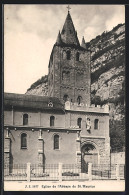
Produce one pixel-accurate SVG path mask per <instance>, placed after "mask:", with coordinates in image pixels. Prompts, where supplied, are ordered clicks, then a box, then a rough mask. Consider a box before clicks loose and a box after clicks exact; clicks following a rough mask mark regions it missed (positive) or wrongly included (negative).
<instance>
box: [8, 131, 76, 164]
mask: <svg viewBox="0 0 129 195" xmlns="http://www.w3.org/2000/svg"><path fill="white" fill-rule="evenodd" d="M5 131H6V130H5ZM22 133H26V134H27V148H26V149H25V148H24V149H21V134H22ZM55 134H58V135H59V149H54V135H55ZM39 135H40V132H39V131H38V130H35V131H32V130H28V129H27V128H26V129H24V130H22V129H18V130H14V129H13V130H10V133H9V137H10V141H11V145H10V156H9V153H8V154H7V153H6V151H5V156H4V157H5V163H9V158H10V157H11V158H10V163H14V164H26V163H28V162H30V163H32V164H38V163H39V156H41V155H40V153H42V152H43V158H42V159H43V163H46V164H56V163H59V162H62V163H68V164H72V163H73V164H74V163H76V161H77V154H76V151H77V146H76V139H77V132H67V131H63V132H62V131H56V130H55V131H51V130H49V131H47V130H44V131H42V140H41V137H40V136H39ZM39 138H40V140H39ZM39 141H40V142H39ZM41 142H43V144H42V143H41ZM42 147H43V148H42ZM40 163H41V162H40Z"/></svg>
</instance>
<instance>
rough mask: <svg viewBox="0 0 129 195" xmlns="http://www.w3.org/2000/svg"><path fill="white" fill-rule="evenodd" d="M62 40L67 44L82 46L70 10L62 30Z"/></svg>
mask: <svg viewBox="0 0 129 195" xmlns="http://www.w3.org/2000/svg"><path fill="white" fill-rule="evenodd" d="M61 40H62V42H63V43H65V44H71V45H77V46H80V44H79V40H78V37H77V33H76V31H75V28H74V25H73V21H72V18H71V15H70V12H69V11H68V14H67V17H66V20H65V23H64V26H63V29H62V32H61Z"/></svg>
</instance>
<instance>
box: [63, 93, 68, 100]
mask: <svg viewBox="0 0 129 195" xmlns="http://www.w3.org/2000/svg"><path fill="white" fill-rule="evenodd" d="M68 99H69V96H68V95H66V94H65V95H64V97H63V100H64V102H66V101H68Z"/></svg>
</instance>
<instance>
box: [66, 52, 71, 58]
mask: <svg viewBox="0 0 129 195" xmlns="http://www.w3.org/2000/svg"><path fill="white" fill-rule="evenodd" d="M70 59H71V52H70V51H67V60H70Z"/></svg>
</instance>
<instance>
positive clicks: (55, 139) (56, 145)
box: [54, 135, 59, 150]
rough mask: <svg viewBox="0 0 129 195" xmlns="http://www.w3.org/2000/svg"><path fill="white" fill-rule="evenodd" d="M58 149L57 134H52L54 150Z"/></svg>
mask: <svg viewBox="0 0 129 195" xmlns="http://www.w3.org/2000/svg"><path fill="white" fill-rule="evenodd" d="M56 149H59V135H54V150H56Z"/></svg>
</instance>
